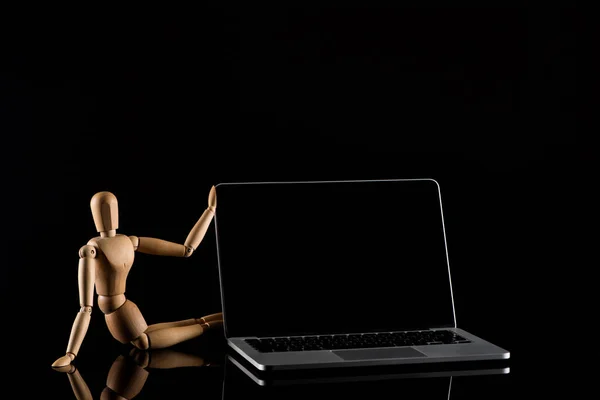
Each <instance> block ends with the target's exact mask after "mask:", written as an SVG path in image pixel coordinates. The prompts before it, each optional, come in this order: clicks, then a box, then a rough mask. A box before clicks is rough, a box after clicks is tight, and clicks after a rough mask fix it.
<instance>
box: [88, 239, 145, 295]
mask: <svg viewBox="0 0 600 400" xmlns="http://www.w3.org/2000/svg"><path fill="white" fill-rule="evenodd" d="M88 244H90V245H95V247H97V248H98V250H99V252H98V256H97V258H96V259H97V260H98V261H97V266H96V292H97V293H98V294H99V295H103V296H114V295H117V294H123V293H125V289H126V282H127V275H128V274H129V271H130V270H131V266H132V265H133V260H134V258H135V251H134V250H133V244H132V243H131V240H130V239H129V237H128V236H125V235H121V234H118V235H116V236H114V237H105V238H94V239H92V240H90V241H89V242H88Z"/></svg>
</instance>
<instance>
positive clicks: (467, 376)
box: [223, 353, 510, 400]
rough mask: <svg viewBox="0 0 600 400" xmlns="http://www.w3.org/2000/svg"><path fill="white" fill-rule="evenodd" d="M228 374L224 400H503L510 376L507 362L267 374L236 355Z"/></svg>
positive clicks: (229, 362) (231, 357) (230, 357)
mask: <svg viewBox="0 0 600 400" xmlns="http://www.w3.org/2000/svg"><path fill="white" fill-rule="evenodd" d="M224 368H225V370H224V385H223V400H238V399H239V400H241V399H247V398H264V399H272V398H278V399H279V398H286V399H296V398H298V399H303V400H306V399H310V398H312V397H317V396H318V398H344V399H348V398H350V399H354V398H356V399H364V398H372V397H373V396H377V397H378V398H392V397H393V398H399V397H401V398H409V399H410V398H419V399H449V398H451V394H452V392H453V389H452V388H453V386H454V387H455V388H454V392H455V394H454V395H453V396H452V398H454V399H456V398H481V396H485V397H486V398H502V396H504V395H502V394H501V393H502V392H503V391H505V390H504V388H505V387H507V385H506V384H507V381H506V380H502V379H507V375H509V374H510V367H509V365H508V362H507V361H506V360H502V361H481V362H456V363H437V364H428V365H401V366H382V367H373V366H370V367H356V368H321V369H311V370H294V371H271V372H264V371H259V370H257V369H256V368H254V367H253V366H252V365H251V364H249V363H247V362H246V361H245V360H244V359H243V358H241V357H239V356H238V355H236V354H234V353H229V354H227V355H226V357H225V362H224ZM490 378H492V379H495V380H493V381H490ZM457 382H458V386H459V387H458V388H456V386H457ZM498 388H502V390H497V389H498ZM255 396H256V397H255Z"/></svg>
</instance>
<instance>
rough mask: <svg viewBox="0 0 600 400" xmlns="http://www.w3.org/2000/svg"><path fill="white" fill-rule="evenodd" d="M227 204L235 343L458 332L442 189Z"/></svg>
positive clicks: (305, 193)
mask: <svg viewBox="0 0 600 400" xmlns="http://www.w3.org/2000/svg"><path fill="white" fill-rule="evenodd" d="M441 192H442V194H441V196H442V198H443V193H444V192H443V188H442V189H441ZM217 197H218V199H219V200H218V201H219V206H218V207H219V208H218V210H217V214H216V219H215V223H216V225H215V226H216V233H217V245H218V251H219V254H218V255H219V270H220V275H221V282H222V290H223V312H224V315H225V328H226V330H227V332H228V335H229V336H232V337H240V336H258V337H268V336H291V335H296V336H297V335H303V334H332V333H363V332H390V331H401V330H415V329H428V328H440V327H450V326H454V314H453V301H452V295H451V280H450V272H449V266H448V262H447V253H446V238H445V235H444V224H443V216H442V199H441V198H440V191H439V189H438V184H437V183H436V182H435V181H433V180H427V179H424V180H405V181H403V180H382V181H339V182H318V183H317V182H308V183H306V182H305V183H256V184H227V183H226V184H220V185H218V186H217ZM450 265H451V263H450ZM256 310H262V312H263V313H266V314H267V315H269V316H270V318H265V319H263V320H262V321H261V323H260V324H255V323H253V322H254V319H255V318H256V315H255V311H256ZM307 318H309V319H310V321H311V323H310V324H307V323H306V320H307Z"/></svg>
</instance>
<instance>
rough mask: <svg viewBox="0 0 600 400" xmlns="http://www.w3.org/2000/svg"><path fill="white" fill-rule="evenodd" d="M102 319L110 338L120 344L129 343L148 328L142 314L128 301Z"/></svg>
mask: <svg viewBox="0 0 600 400" xmlns="http://www.w3.org/2000/svg"><path fill="white" fill-rule="evenodd" d="M104 318H105V320H106V325H107V326H108V330H109V331H110V333H111V334H112V336H113V337H114V338H115V339H117V340H118V341H119V342H121V343H129V342H131V341H132V340H133V339H136V338H137V337H139V336H140V335H141V334H142V333H144V331H145V330H146V329H147V328H148V325H147V324H146V320H144V317H143V316H142V313H141V312H140V310H139V309H138V307H137V306H136V305H135V303H134V302H132V301H130V300H126V301H125V304H123V305H122V306H121V307H119V309H118V310H117V311H115V312H112V313H110V314H105V315H104Z"/></svg>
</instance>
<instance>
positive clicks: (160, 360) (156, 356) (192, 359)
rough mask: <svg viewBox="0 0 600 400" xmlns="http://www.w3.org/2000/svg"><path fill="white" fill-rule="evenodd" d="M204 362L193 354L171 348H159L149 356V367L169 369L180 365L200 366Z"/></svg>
mask: <svg viewBox="0 0 600 400" xmlns="http://www.w3.org/2000/svg"><path fill="white" fill-rule="evenodd" d="M205 364H206V362H205V361H204V359H203V358H202V357H198V356H197V355H194V354H187V353H182V352H180V351H174V350H171V349H160V350H154V351H152V354H151V356H150V364H149V365H148V366H149V367H150V368H155V369H171V368H181V367H202V366H203V365H205Z"/></svg>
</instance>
